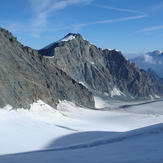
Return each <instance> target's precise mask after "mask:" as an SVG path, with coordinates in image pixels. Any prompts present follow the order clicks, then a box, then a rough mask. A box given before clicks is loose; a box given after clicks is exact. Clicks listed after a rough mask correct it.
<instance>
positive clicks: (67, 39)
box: [59, 33, 77, 41]
mask: <svg viewBox="0 0 163 163" xmlns="http://www.w3.org/2000/svg"><path fill="white" fill-rule="evenodd" d="M76 35H77V34H74V33H69V34H68V35H66V36H65V37H63V38H62V39H61V40H59V41H70V40H73V39H75V36H76Z"/></svg>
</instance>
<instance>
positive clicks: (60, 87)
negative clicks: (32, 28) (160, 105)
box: [0, 28, 163, 108]
mask: <svg viewBox="0 0 163 163" xmlns="http://www.w3.org/2000/svg"><path fill="white" fill-rule="evenodd" d="M95 95H98V96H101V97H105V98H108V99H110V98H111V99H113V98H114V99H116V98H117V99H121V100H124V99H125V100H130V99H149V98H151V97H158V96H163V84H162V83H161V82H160V81H159V80H157V79H156V78H155V77H153V76H152V75H150V74H149V73H147V72H146V71H144V70H140V69H139V68H138V67H137V66H136V65H135V64H134V63H132V62H130V61H129V60H127V59H126V58H125V57H124V56H123V55H122V54H121V52H120V51H117V50H108V49H105V50H102V49H101V48H98V47H97V46H95V45H93V44H91V43H90V42H89V41H87V40H85V39H83V38H82V36H81V35H80V34H73V33H70V34H68V35H66V36H65V37H64V38H63V39H61V40H59V41H57V42H54V43H51V44H49V45H47V46H46V47H44V48H42V49H41V50H39V51H36V50H33V49H32V48H30V47H27V46H24V45H22V44H21V43H19V42H18V41H17V39H16V38H15V37H13V36H12V34H11V33H10V32H9V31H7V30H5V29H3V28H0V107H4V106H5V105H7V104H10V105H11V106H13V108H29V105H30V104H31V103H33V102H35V101H37V100H42V101H44V102H45V103H47V104H49V105H51V106H53V107H56V106H57V104H58V103H59V101H60V100H68V101H72V102H74V103H76V104H77V105H82V106H85V107H90V108H93V107H94V96H95Z"/></svg>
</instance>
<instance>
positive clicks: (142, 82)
mask: <svg viewBox="0 0 163 163" xmlns="http://www.w3.org/2000/svg"><path fill="white" fill-rule="evenodd" d="M71 35H72V36H74V39H70V40H67V41H62V40H60V41H58V42H56V43H53V44H51V46H48V48H43V49H41V50H40V51H39V52H40V53H41V54H42V55H43V56H44V55H45V56H54V57H53V58H51V60H52V61H53V62H54V63H55V65H57V67H59V68H60V69H62V70H63V71H64V72H66V73H67V74H68V75H69V76H71V77H72V78H74V79H75V80H77V81H78V82H82V83H84V85H86V86H87V87H88V88H89V89H90V90H93V91H96V92H98V93H100V94H105V95H108V96H110V97H111V96H113V94H115V92H114V91H113V90H114V89H115V88H116V90H118V91H119V90H120V91H121V92H120V91H119V93H120V94H121V95H122V96H124V97H125V96H126V97H127V98H128V97H135V98H149V97H150V96H153V97H154V96H155V95H158V96H162V95H163V85H162V84H161V83H159V81H157V80H156V79H155V78H154V77H152V76H151V75H149V74H148V73H147V72H146V71H144V70H140V69H139V68H138V67H137V66H136V65H135V64H134V63H132V62H130V61H128V60H127V59H126V58H125V57H124V56H123V55H122V54H121V52H120V51H116V50H108V49H105V50H102V49H101V48H98V47H96V46H95V45H92V44H91V43H90V42H88V41H87V40H84V39H83V38H82V36H81V35H80V34H71V33H70V34H68V35H67V36H66V37H69V36H71ZM123 93H124V94H125V95H124V94H123Z"/></svg>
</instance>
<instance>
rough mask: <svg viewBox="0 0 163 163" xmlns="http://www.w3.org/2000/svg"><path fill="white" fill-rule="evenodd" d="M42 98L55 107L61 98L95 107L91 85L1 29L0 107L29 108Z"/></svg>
mask: <svg viewBox="0 0 163 163" xmlns="http://www.w3.org/2000/svg"><path fill="white" fill-rule="evenodd" d="M39 99H40V100H42V101H44V102H45V103H47V104H49V105H51V106H54V107H55V106H56V105H57V103H58V101H59V100H69V101H73V102H75V103H76V104H78V105H82V106H86V107H94V99H93V95H92V93H91V92H90V91H88V89H87V88H85V87H84V86H83V85H82V84H79V83H77V82H76V81H75V80H74V79H72V78H71V77H69V76H68V75H67V74H66V72H64V71H63V70H61V69H59V68H58V67H56V66H55V63H54V62H53V61H52V60H51V59H50V58H47V57H44V56H41V55H40V54H39V53H38V52H37V51H35V50H33V49H32V48H30V47H26V46H23V45H22V44H20V43H19V42H18V41H17V39H16V38H14V37H13V36H12V34H11V33H10V32H9V31H6V30H4V29H2V28H0V107H4V106H5V105H6V104H10V105H11V106H13V107H15V108H28V107H29V105H30V104H31V103H33V102H34V101H37V100H39Z"/></svg>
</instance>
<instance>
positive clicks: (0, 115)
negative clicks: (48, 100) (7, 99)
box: [0, 97, 163, 163]
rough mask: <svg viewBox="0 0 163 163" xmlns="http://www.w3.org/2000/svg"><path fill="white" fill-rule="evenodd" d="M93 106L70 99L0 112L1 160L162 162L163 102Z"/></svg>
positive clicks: (12, 162) (26, 162) (9, 162)
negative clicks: (86, 106) (83, 106)
mask: <svg viewBox="0 0 163 163" xmlns="http://www.w3.org/2000/svg"><path fill="white" fill-rule="evenodd" d="M95 102H96V104H95V106H96V109H94V110H91V109H87V108H81V107H78V106H76V105H75V104H74V103H72V102H68V101H61V102H60V103H59V105H58V107H57V109H54V108H52V107H50V106H49V105H47V104H45V103H44V102H42V101H38V102H37V103H33V104H31V108H30V110H25V109H17V110H12V107H10V106H6V107H5V108H1V109H0V162H1V163H19V162H20V163H29V162H30V163H60V162H63V163H65V162H68V163H96V162H98V163H114V162H134V163H137V162H141V163H142V162H157V163H159V162H163V154H162V151H163V107H162V106H163V101H161V100H160V101H148V102H146V103H141V102H134V103H131V102H130V103H125V102H120V101H110V102H108V101H103V100H102V99H100V98H99V97H95Z"/></svg>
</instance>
